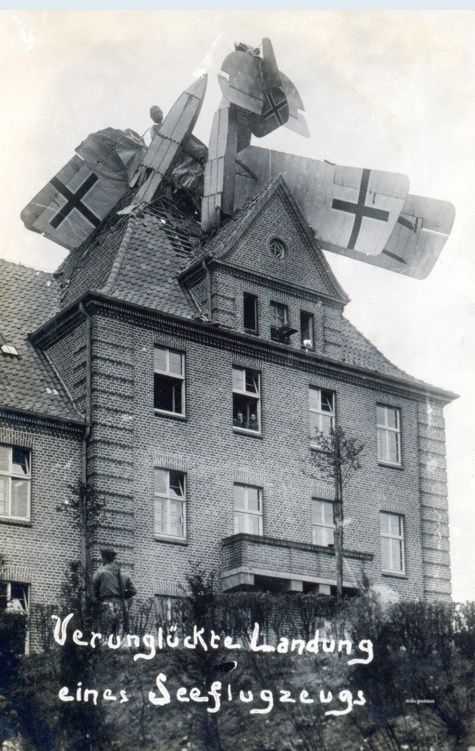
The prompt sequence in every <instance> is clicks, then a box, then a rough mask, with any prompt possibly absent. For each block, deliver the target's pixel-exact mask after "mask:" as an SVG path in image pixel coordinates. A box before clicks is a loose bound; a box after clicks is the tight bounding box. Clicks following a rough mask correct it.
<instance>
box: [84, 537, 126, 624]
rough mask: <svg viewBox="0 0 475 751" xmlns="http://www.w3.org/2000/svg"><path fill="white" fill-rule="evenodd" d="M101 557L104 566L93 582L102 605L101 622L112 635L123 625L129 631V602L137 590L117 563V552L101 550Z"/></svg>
mask: <svg viewBox="0 0 475 751" xmlns="http://www.w3.org/2000/svg"><path fill="white" fill-rule="evenodd" d="M101 557H102V565H101V566H100V567H99V568H98V569H97V571H96V572H95V574H94V576H93V580H92V585H93V591H94V597H95V598H96V600H97V601H98V602H99V603H100V605H101V620H102V621H103V622H104V625H106V626H108V627H109V629H110V632H111V633H114V634H115V633H117V632H118V631H119V629H120V626H121V625H122V626H123V628H124V630H125V631H128V626H129V624H128V607H127V600H130V598H132V597H134V595H136V594H137V589H136V588H135V585H134V583H133V581H132V579H131V578H130V576H129V575H128V574H124V573H122V571H121V570H120V567H119V564H118V563H116V560H115V559H116V557H117V553H116V552H115V550H110V549H105V550H101ZM104 630H106V629H104Z"/></svg>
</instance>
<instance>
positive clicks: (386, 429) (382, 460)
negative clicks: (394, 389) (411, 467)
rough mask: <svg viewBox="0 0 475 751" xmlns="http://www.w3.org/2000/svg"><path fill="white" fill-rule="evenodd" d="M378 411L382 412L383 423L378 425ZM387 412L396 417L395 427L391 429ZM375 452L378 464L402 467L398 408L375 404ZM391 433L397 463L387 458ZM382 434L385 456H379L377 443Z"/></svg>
mask: <svg viewBox="0 0 475 751" xmlns="http://www.w3.org/2000/svg"><path fill="white" fill-rule="evenodd" d="M378 409H383V410H384V422H383V423H380V422H379V420H378ZM389 410H390V411H391V412H394V414H395V415H396V427H395V428H393V427H392V426H390V425H389V420H388V412H389ZM376 431H377V435H376V451H377V455H378V462H379V464H389V465H391V466H393V467H400V466H401V465H402V457H401V410H400V409H399V407H391V406H389V405H388V404H377V405H376ZM391 433H393V434H395V435H396V447H397V457H398V458H397V461H393V460H392V459H391V458H388V455H389V445H390V444H389V441H388V440H387V439H388V436H389V435H390V434H391ZM381 434H383V435H384V436H385V438H384V446H385V456H381V455H380V450H379V447H380V442H379V436H380V435H381Z"/></svg>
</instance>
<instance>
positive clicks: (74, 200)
mask: <svg viewBox="0 0 475 751" xmlns="http://www.w3.org/2000/svg"><path fill="white" fill-rule="evenodd" d="M98 180H99V178H98V177H97V175H94V174H92V175H89V177H88V178H87V180H85V181H84V182H83V184H82V185H81V186H80V188H79V190H77V191H76V193H72V192H71V191H70V190H69V188H67V187H66V185H65V184H64V183H62V182H61V180H58V178H57V177H53V179H52V180H50V182H51V185H52V186H53V187H54V188H56V190H57V191H58V193H61V195H62V196H64V198H66V200H67V203H65V204H64V206H62V207H61V209H60V210H59V211H58V213H57V214H56V215H55V216H54V217H53V218H52V219H51V221H50V224H51V226H52V227H53V228H54V229H58V227H59V225H60V224H62V222H64V220H65V219H66V217H67V216H68V215H69V214H70V213H71V211H72V210H73V209H76V211H79V213H80V214H82V215H83V217H84V218H85V219H87V221H88V222H90V223H91V224H92V225H93V227H97V226H98V225H99V224H100V223H101V220H100V219H99V218H98V217H97V216H96V215H95V214H93V212H92V211H91V210H90V209H88V207H87V206H85V205H84V204H83V203H82V201H81V199H82V198H84V196H85V195H86V193H87V192H88V191H89V190H90V189H91V188H92V186H93V185H95V184H96V183H97V181H98Z"/></svg>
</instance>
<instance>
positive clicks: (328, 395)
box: [322, 391, 333, 413]
mask: <svg viewBox="0 0 475 751" xmlns="http://www.w3.org/2000/svg"><path fill="white" fill-rule="evenodd" d="M322 412H331V413H333V394H332V392H331V391H322Z"/></svg>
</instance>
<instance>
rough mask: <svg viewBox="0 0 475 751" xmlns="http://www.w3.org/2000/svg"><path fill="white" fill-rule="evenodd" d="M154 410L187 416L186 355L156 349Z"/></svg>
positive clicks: (164, 348)
mask: <svg viewBox="0 0 475 751" xmlns="http://www.w3.org/2000/svg"><path fill="white" fill-rule="evenodd" d="M153 404H154V408H155V410H156V411H157V412H163V413H165V414H169V415H183V416H184V415H185V355H184V354H183V352H178V351H177V350H175V349H168V348H166V347H155V358H154V401H153Z"/></svg>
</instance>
